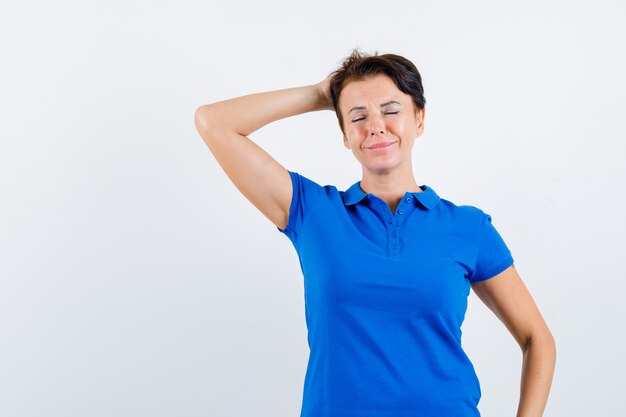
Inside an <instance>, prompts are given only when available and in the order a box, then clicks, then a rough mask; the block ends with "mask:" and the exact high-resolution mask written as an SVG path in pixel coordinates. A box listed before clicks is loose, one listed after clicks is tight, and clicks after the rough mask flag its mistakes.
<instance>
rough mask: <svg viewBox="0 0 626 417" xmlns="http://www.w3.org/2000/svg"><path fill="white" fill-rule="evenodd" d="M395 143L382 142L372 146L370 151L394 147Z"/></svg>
mask: <svg viewBox="0 0 626 417" xmlns="http://www.w3.org/2000/svg"><path fill="white" fill-rule="evenodd" d="M394 143H395V142H381V143H377V144H375V145H372V146H370V147H369V148H368V149H378V148H386V147H388V146H391V145H393V144H394Z"/></svg>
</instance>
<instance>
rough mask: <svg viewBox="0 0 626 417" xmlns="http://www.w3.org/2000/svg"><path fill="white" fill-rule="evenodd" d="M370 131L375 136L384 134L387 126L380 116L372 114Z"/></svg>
mask: <svg viewBox="0 0 626 417" xmlns="http://www.w3.org/2000/svg"><path fill="white" fill-rule="evenodd" d="M369 121H370V123H369V127H368V128H369V132H370V135H372V136H375V135H376V134H381V135H382V134H384V133H385V128H384V124H383V121H382V119H381V118H380V117H378V116H374V115H372V116H371V117H370V118H369Z"/></svg>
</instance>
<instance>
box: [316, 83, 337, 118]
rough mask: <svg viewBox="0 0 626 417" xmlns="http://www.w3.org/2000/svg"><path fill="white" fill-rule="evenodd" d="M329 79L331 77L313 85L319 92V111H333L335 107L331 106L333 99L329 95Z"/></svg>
mask: <svg viewBox="0 0 626 417" xmlns="http://www.w3.org/2000/svg"><path fill="white" fill-rule="evenodd" d="M331 78H332V76H331V75H329V76H328V77H326V78H325V79H324V80H322V81H320V82H319V83H317V84H315V86H316V87H317V89H318V91H319V96H320V103H321V106H322V109H321V110H335V107H334V106H333V98H332V97H331V95H330V79H331Z"/></svg>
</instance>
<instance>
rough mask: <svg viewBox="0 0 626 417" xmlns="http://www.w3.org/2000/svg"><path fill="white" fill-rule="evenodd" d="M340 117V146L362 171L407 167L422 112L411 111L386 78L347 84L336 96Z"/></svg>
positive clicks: (404, 97)
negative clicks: (342, 124)
mask: <svg viewBox="0 0 626 417" xmlns="http://www.w3.org/2000/svg"><path fill="white" fill-rule="evenodd" d="M339 106H340V108H341V113H342V117H343V123H344V129H343V142H344V145H345V147H346V148H347V149H350V150H352V153H353V154H354V156H355V157H356V159H357V160H358V161H359V162H360V163H361V165H363V167H364V168H366V169H368V170H370V171H373V172H377V173H384V172H389V171H391V170H392V169H394V168H395V167H397V166H399V165H401V164H407V163H408V164H410V163H411V152H412V150H413V143H414V142H415V139H416V138H418V137H419V136H421V134H422V132H423V131H424V110H423V109H421V110H419V111H417V112H416V111H415V105H414V104H413V100H412V98H411V96H409V95H408V94H404V93H403V92H402V91H400V90H399V89H398V87H396V85H395V83H394V82H393V81H392V80H391V78H389V77H388V76H386V75H382V74H381V75H374V76H371V77H369V78H366V79H365V80H361V81H351V82H350V83H348V84H347V85H346V86H345V87H344V88H343V90H341V93H340V96H339Z"/></svg>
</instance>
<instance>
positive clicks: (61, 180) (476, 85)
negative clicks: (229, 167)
mask: <svg viewBox="0 0 626 417" xmlns="http://www.w3.org/2000/svg"><path fill="white" fill-rule="evenodd" d="M625 12H626V6H624V3H623V2H620V1H596V2H588V1H584V2H583V1H525V2H516V3H514V2H500V1H482V2H466V1H438V2H434V1H432V2H425V1H410V2H409V1H395V2H389V3H384V2H373V1H346V2H338V1H336V2H329V3H323V2H322V3H313V2H307V3H299V2H293V1H271V0H270V1H265V2H245V1H241V0H232V1H225V2H213V1H176V2H173V1H172V2H166V1H146V0H142V1H136V0H131V1H128V0H126V1H123V2H122V1H104V0H102V1H59V2H44V1H31V2H18V1H15V0H13V1H3V2H2V3H1V4H0V57H1V58H0V59H1V65H0V118H1V122H0V140H1V149H0V415H2V416H6V417H35V416H46V417H57V416H58V417H60V416H63V417H79V416H80V417H83V416H90V417H105V416H106V417H110V416H129V417H130V416H133V417H134V416H151V417H161V416H188V417H192V416H212V417H214V416H215V417H217V416H219V417H231V416H233V417H234V416H258V417H264V416H267V417H275V416H285V417H295V416H298V415H299V412H300V405H301V399H302V398H301V396H302V387H303V381H304V372H305V369H306V361H307V358H308V346H307V341H306V324H305V320H304V304H303V302H304V298H303V279H302V275H301V271H300V268H299V264H298V259H297V255H296V252H295V250H294V248H293V246H292V245H291V242H290V241H289V240H288V239H287V238H286V237H285V236H283V235H281V234H280V233H279V232H278V231H277V230H276V228H275V226H274V225H273V224H272V223H270V222H269V220H267V219H266V218H265V217H264V216H263V215H262V214H261V213H260V212H258V211H257V210H256V208H255V207H254V206H253V205H252V204H251V203H250V202H248V200H246V199H245V197H243V195H241V194H240V193H239V192H238V191H237V189H236V188H235V187H234V185H233V184H232V183H231V182H230V180H229V179H228V177H227V176H226V175H225V174H224V172H223V171H222V170H221V168H220V167H219V165H218V164H217V162H216V160H215V159H214V158H213V156H212V154H211V153H210V151H209V150H208V148H207V146H206V145H205V144H204V143H203V141H202V139H201V138H200V136H199V134H198V133H197V131H196V130H195V127H194V123H193V116H194V111H195V110H196V108H197V107H198V106H200V105H202V104H206V103H210V102H214V101H218V100H223V99H227V98H231V97H236V96H241V95H245V94H250V93H254V92H260V91H267V90H274V89H282V88H288V87H295V86H301V85H308V84H313V83H315V82H318V81H320V80H322V79H323V78H324V77H325V76H326V75H327V74H328V73H330V72H331V71H332V70H334V69H335V68H337V66H338V65H339V64H340V62H341V61H342V60H343V58H344V57H345V56H347V55H348V54H349V53H350V51H351V50H352V49H353V48H356V47H358V48H360V49H361V50H362V51H364V52H369V53H374V52H375V51H378V52H379V53H386V52H390V53H397V54H401V55H403V56H406V57H407V58H409V59H411V60H412V61H413V62H414V63H415V64H416V65H417V67H418V69H419V70H420V72H421V73H422V77H423V83H424V88H425V96H426V100H427V105H426V128H425V133H424V135H423V136H422V137H421V138H420V139H419V140H418V141H417V142H416V144H415V148H414V172H415V176H416V180H417V182H418V184H427V185H429V186H431V187H433V188H434V189H435V190H436V191H437V193H438V194H439V195H440V196H441V197H442V198H445V199H448V200H450V201H452V202H454V203H456V204H471V205H475V206H477V207H479V208H481V209H483V210H484V211H485V212H487V213H489V214H491V215H492V218H493V223H494V225H495V226H496V228H497V229H498V230H499V231H500V233H501V234H502V236H503V237H504V239H505V241H506V242H507V244H508V246H509V248H510V249H511V251H512V254H513V256H514V258H515V263H516V266H517V268H518V271H519V272H520V275H521V276H522V278H523V279H524V281H525V283H526V285H527V287H528V288H529V290H530V291H531V293H532V295H533V296H534V298H535V301H536V302H537V304H538V306H539V308H540V310H541V312H542V314H543V316H544V318H545V320H546V322H547V323H548V325H549V327H550V329H551V330H552V332H553V334H554V336H555V339H556V342H557V350H558V356H557V366H556V372H555V377H554V382H553V386H552V391H551V395H550V398H549V401H548V405H547V408H546V413H545V415H546V416H564V417H565V416H566V417H578V416H580V417H583V416H584V417H587V416H616V415H620V414H621V413H623V407H624V406H623V393H624V389H625V388H626V386H625V382H624V375H625V374H626V364H625V360H624V352H625V351H626V326H625V325H624V316H625V315H626V307H625V304H624V302H623V298H624V293H625V291H626V276H625V274H624V268H623V266H622V261H623V260H624V257H625V251H626V244H625V241H626V227H625V221H624V210H625V209H626V204H625V197H624V190H623V188H622V187H623V185H624V180H625V179H626V175H625V174H626V169H625V164H624V160H625V158H624V157H625V156H626V152H625V150H626V147H625V145H624V141H625V140H626V123H625V117H624V112H625V111H626V99H625V97H626V81H625V77H624V74H626V53H625V52H626V29H625V26H624V25H623V18H624V15H625ZM250 138H251V139H252V140H254V141H255V142H257V143H258V144H259V145H260V146H262V147H263V148H264V149H265V150H267V151H268V152H269V153H270V154H271V155H272V156H274V158H275V159H277V160H278V161H279V162H280V163H281V164H283V166H284V167H286V168H287V169H290V170H295V171H297V172H299V173H301V174H303V175H305V176H307V177H309V178H311V179H313V180H315V181H317V182H318V183H320V184H322V185H325V184H333V185H335V186H337V187H338V188H339V189H340V190H344V189H346V188H347V187H348V186H350V185H351V184H353V183H354V182H356V181H358V180H359V179H360V175H361V171H360V165H359V164H358V162H357V161H356V159H355V158H354V157H353V155H352V154H351V152H350V151H348V150H347V149H345V148H344V147H343V145H342V137H341V132H340V130H339V127H338V124H337V120H336V116H335V114H334V113H333V112H329V111H324V112H315V113H308V114H304V115H300V116H296V117H292V118H288V119H283V120H280V121H277V122H275V123H272V124H270V125H268V126H266V127H264V128H262V129H260V130H259V131H257V132H254V133H253V134H252V135H250ZM462 329H463V346H464V349H465V350H466V352H467V353H468V355H469V357H470V359H471V360H472V362H473V363H474V366H475V368H476V372H477V374H478V376H479V379H480V381H481V388H482V393H483V395H482V399H481V402H480V404H479V408H480V410H481V412H482V414H483V416H484V417H504V416H514V415H515V411H516V408H517V401H518V399H519V381H520V371H521V359H522V356H521V351H520V349H519V347H518V346H517V344H516V342H515V341H514V339H513V338H512V336H511V335H510V334H509V332H508V331H507V330H506V328H505V327H504V326H503V324H502V323H501V322H500V321H499V320H498V319H497V318H496V316H495V315H494V314H493V313H491V311H489V310H488V309H487V307H486V306H485V305H484V304H482V303H481V301H480V300H479V299H478V298H477V297H476V296H475V294H473V293H471V295H470V300H469V308H468V311H467V315H466V320H465V323H464V324H463V328H462Z"/></svg>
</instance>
